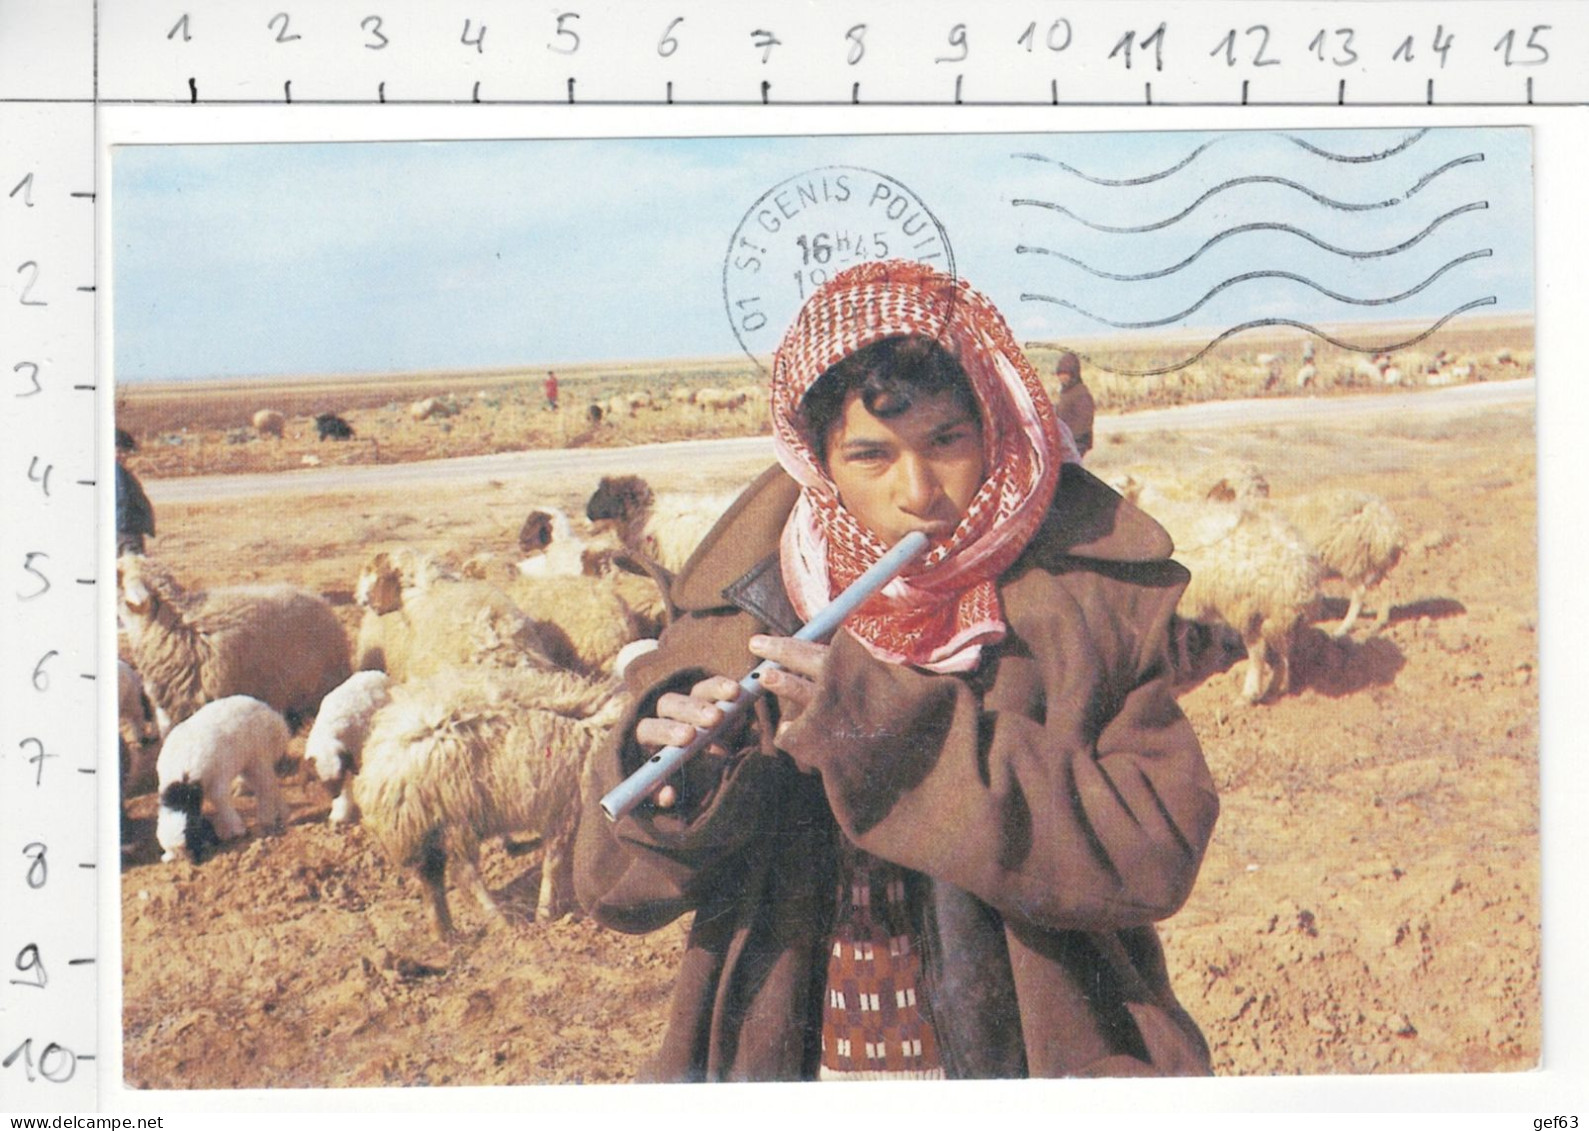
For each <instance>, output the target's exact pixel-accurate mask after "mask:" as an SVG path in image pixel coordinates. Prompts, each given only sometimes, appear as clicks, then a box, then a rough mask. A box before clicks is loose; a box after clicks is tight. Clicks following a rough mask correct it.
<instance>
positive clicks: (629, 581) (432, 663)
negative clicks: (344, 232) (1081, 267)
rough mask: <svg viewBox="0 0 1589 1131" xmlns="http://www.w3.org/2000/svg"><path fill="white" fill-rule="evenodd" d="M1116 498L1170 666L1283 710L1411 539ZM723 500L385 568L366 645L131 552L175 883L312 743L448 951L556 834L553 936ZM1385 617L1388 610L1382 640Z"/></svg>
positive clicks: (1317, 517) (1326, 518) (126, 620)
mask: <svg viewBox="0 0 1589 1131" xmlns="http://www.w3.org/2000/svg"><path fill="white" fill-rule="evenodd" d="M1112 485H1113V486H1114V487H1115V488H1116V489H1117V490H1118V491H1120V493H1121V494H1122V495H1124V496H1125V497H1127V498H1129V499H1131V500H1133V501H1134V502H1136V503H1138V504H1139V505H1140V506H1142V507H1143V508H1144V509H1145V510H1147V511H1148V513H1150V514H1152V515H1153V516H1154V517H1155V518H1156V519H1158V520H1159V521H1160V522H1161V523H1162V524H1163V525H1164V526H1165V527H1166V528H1167V529H1168V530H1169V531H1170V533H1171V535H1172V537H1173V538H1174V540H1175V543H1176V557H1177V559H1178V560H1180V561H1181V562H1182V563H1183V564H1185V565H1186V566H1187V567H1188V568H1189V569H1190V571H1191V574H1192V581H1191V584H1190V586H1189V587H1188V589H1187V590H1186V593H1185V595H1184V597H1183V599H1182V601H1181V604H1180V607H1179V610H1178V611H1179V617H1180V621H1179V627H1178V630H1177V639H1176V642H1177V653H1178V663H1184V664H1187V665H1188V666H1190V665H1191V664H1193V663H1195V660H1194V659H1192V658H1191V657H1193V654H1194V653H1195V651H1196V649H1195V647H1194V645H1193V642H1192V634H1193V633H1194V632H1196V631H1199V630H1198V629H1197V628H1196V626H1199V625H1204V626H1207V625H1217V626H1220V627H1221V629H1222V630H1228V631H1230V632H1231V633H1233V634H1235V635H1239V636H1240V638H1241V640H1242V643H1243V646H1244V647H1245V649H1246V652H1247V657H1248V659H1247V668H1246V671H1245V677H1244V681H1243V685H1242V689H1241V693H1240V700H1241V701H1242V702H1243V703H1248V704H1251V703H1257V702H1259V701H1261V700H1263V699H1265V698H1267V697H1268V696H1269V695H1270V694H1272V693H1273V692H1274V691H1275V690H1276V689H1280V690H1288V689H1289V688H1290V653H1291V649H1292V645H1293V643H1294V641H1295V639H1296V635H1297V631H1298V629H1299V627H1300V626H1302V625H1303V624H1305V623H1310V622H1311V621H1312V620H1314V619H1317V616H1318V612H1319V609H1320V602H1321V589H1320V586H1321V583H1322V581H1323V580H1324V579H1325V578H1327V577H1332V576H1333V577H1338V578H1341V579H1343V581H1344V582H1345V583H1346V585H1348V586H1349V587H1350V588H1351V591H1352V596H1351V601H1350V605H1349V608H1348V610H1347V613H1346V616H1345V619H1344V620H1343V622H1342V623H1341V624H1340V625H1339V626H1338V627H1337V628H1336V630H1335V631H1336V634H1337V635H1344V634H1346V633H1348V632H1350V631H1351V629H1352V627H1353V625H1354V624H1355V622H1356V620H1357V619H1358V616H1359V615H1360V612H1361V608H1362V603H1363V600H1364V596H1365V593H1366V592H1367V591H1368V590H1369V589H1370V588H1372V587H1373V586H1374V585H1376V584H1377V583H1378V582H1379V581H1380V580H1381V579H1382V578H1383V577H1384V576H1385V574H1386V573H1387V572H1388V571H1389V570H1390V569H1391V568H1392V567H1393V566H1394V565H1395V564H1396V562H1397V561H1398V559H1399V558H1400V556H1401V554H1402V552H1403V546H1404V542H1403V536H1402V533H1401V530H1400V528H1399V526H1398V524H1397V521H1396V518H1395V516H1394V515H1393V514H1392V513H1391V511H1390V509H1389V508H1388V507H1387V506H1386V505H1385V503H1384V502H1383V501H1382V500H1380V499H1378V498H1377V497H1374V496H1371V495H1367V494H1364V493H1361V492H1350V491H1341V492H1332V493H1327V494H1317V495H1313V496H1309V497H1306V498H1298V499H1275V498H1271V497H1270V494H1269V488H1268V484H1267V482H1266V481H1265V479H1264V477H1263V476H1262V475H1261V474H1260V473H1259V472H1258V471H1257V470H1256V469H1253V468H1240V469H1237V470H1236V471H1234V472H1231V473H1228V474H1225V475H1223V476H1221V477H1219V478H1218V479H1217V481H1213V482H1202V483H1189V482H1184V481H1181V480H1179V479H1177V478H1175V477H1173V476H1169V475H1166V474H1162V473H1159V472H1156V471H1153V470H1141V469H1137V470H1135V471H1132V472H1129V473H1120V474H1118V475H1116V476H1114V477H1113V479H1112ZM732 499H733V496H732V495H731V494H730V495H718V496H668V495H658V494H657V493H656V492H654V491H653V490H652V489H651V487H650V486H649V485H648V484H646V483H645V482H644V481H643V480H641V479H640V478H639V477H637V476H619V477H608V478H605V479H603V480H602V481H601V483H600V484H599V486H598V487H597V488H596V490H595V491H594V493H593V494H592V495H591V496H590V497H589V499H588V502H587V504H586V507H585V514H584V515H583V516H582V517H578V518H575V517H571V516H570V515H568V514H566V513H563V512H561V511H559V510H557V509H554V508H542V509H537V510H534V511H532V512H531V513H530V514H529V515H528V517H527V518H526V519H525V521H524V524H523V527H522V529H521V531H520V534H519V538H518V545H517V547H516V553H513V554H506V553H504V554H496V553H490V552H487V553H480V554H477V555H475V556H474V557H471V558H468V559H466V560H443V559H441V558H437V557H434V556H427V555H424V554H420V553H418V552H415V551H412V550H406V549H395V550H393V551H390V552H388V551H382V552H378V553H376V554H374V555H373V557H372V558H371V560H370V561H369V562H368V563H367V564H366V566H365V567H364V569H363V571H362V572H361V574H360V577H359V579H358V584H357V587H356V589H355V593H354V598H355V600H356V602H357V603H358V604H359V605H360V606H362V610H363V611H362V614H361V616H362V620H361V622H360V624H359V626H358V629H357V633H356V636H355V637H354V639H352V640H351V641H350V639H349V637H348V633H347V632H346V631H345V630H344V628H343V627H342V625H341V623H340V622H339V620H338V619H337V616H336V615H335V613H334V612H333V610H332V609H331V607H330V605H329V604H328V603H327V602H326V601H325V600H324V599H323V598H321V597H320V596H317V595H315V594H312V593H308V592H305V591H303V590H300V589H297V588H294V587H292V586H289V585H262V586H238V587H231V588H223V589H215V590H212V591H210V592H206V593H190V592H188V591H186V590H185V589H184V588H183V586H182V585H181V584H180V583H179V581H178V580H177V579H176V578H175V577H173V576H172V575H171V573H170V572H169V571H168V570H166V569H165V568H164V567H162V566H161V565H160V564H159V563H158V562H156V561H155V560H153V559H152V558H150V557H147V556H145V555H144V554H143V553H141V552H136V551H130V552H126V553H123V555H122V556H121V557H120V558H119V559H118V563H117V582H118V595H119V606H118V611H119V614H120V620H121V622H122V625H123V627H124V628H125V631H126V649H125V651H126V653H127V654H128V655H129V656H130V658H131V661H132V663H131V664H130V665H128V664H125V663H124V664H123V665H122V716H123V722H124V741H123V750H124V767H123V769H124V774H125V782H126V783H128V784H130V783H133V782H135V781H137V780H139V779H140V778H146V777H147V776H148V765H147V763H148V760H149V759H150V757H151V756H152V754H153V751H154V750H155V749H158V759H157V761H156V764H155V767H154V769H155V775H156V777H157V779H158V789H159V811H158V816H157V821H156V838H157V840H158V842H159V845H160V847H161V848H162V850H163V851H164V859H167V860H170V859H173V858H175V857H176V855H177V854H179V853H182V852H186V853H187V854H188V855H189V857H190V858H191V859H192V860H193V861H194V862H201V861H202V860H203V859H204V858H205V857H206V856H207V855H208V854H209V853H210V852H211V851H212V850H213V849H214V847H215V846H216V845H218V844H220V843H223V842H225V841H228V840H232V839H235V838H237V837H239V836H241V835H242V834H243V832H244V826H243V822H242V821H241V819H240V818H239V816H238V814H237V812H236V809H235V807H234V805H233V803H232V800H231V797H232V791H233V788H234V783H235V782H236V781H237V780H238V779H239V778H241V779H242V781H243V782H244V783H246V785H247V787H248V788H249V790H250V791H251V792H252V793H253V795H254V797H255V801H256V813H257V817H258V823H259V825H260V826H261V828H262V829H263V828H270V827H272V826H275V827H279V826H280V824H281V822H282V820H283V819H284V817H285V813H286V807H285V805H284V803H283V800H282V796H281V790H280V786H279V784H278V781H277V773H278V769H279V764H280V763H282V762H283V759H285V757H286V755H287V747H288V742H289V738H290V736H291V734H293V733H294V732H296V731H297V730H298V729H299V728H300V727H301V726H302V725H303V724H304V723H306V722H308V721H309V720H310V719H313V726H312V729H311V730H310V732H309V735H308V738H307V742H306V746H305V762H306V764H307V765H308V766H309V767H311V768H312V771H313V773H314V774H315V775H316V776H317V777H318V778H319V779H320V780H321V781H322V782H323V783H324V784H325V786H326V787H327V789H328V790H329V792H330V793H331V795H332V796H333V798H334V800H333V803H332V807H331V815H330V819H331V821H332V822H333V823H334V824H341V823H343V822H346V821H350V820H353V819H355V818H356V817H357V818H359V819H362V821H363V823H364V825H365V827H366V828H368V829H369V830H370V832H371V834H372V835H373V836H374V837H375V839H376V841H377V842H378V843H379V844H381V845H382V847H383V848H384V850H385V851H386V852H387V854H388V855H389V856H390V858H391V859H392V860H394V861H396V862H398V863H400V864H403V865H407V866H412V867H415V868H416V869H417V870H418V873H419V875H420V877H421V879H422V881H423V886H424V888H425V891H426V894H427V898H428V903H429V912H430V919H431V923H432V926H433V928H434V929H435V931H436V932H437V933H438V934H440V935H443V936H445V935H447V934H448V933H450V931H451V930H452V917H451V914H450V912H449V909H448V904H447V898H446V876H447V873H448V871H449V870H450V871H451V872H452V874H453V877H454V879H455V881H456V882H457V883H458V884H460V885H461V886H462V887H463V888H465V889H467V890H468V891H469V892H470V894H472V895H473V896H474V897H475V899H476V900H477V901H478V902H479V904H480V906H481V907H482V909H484V911H485V912H486V913H487V915H488V916H490V917H492V918H493V919H500V918H501V912H500V910H499V909H498V908H497V907H496V905H495V903H494V901H493V900H492V898H491V896H490V894H489V893H488V891H487V890H486V887H485V885H484V884H483V883H482V882H481V879H480V876H479V871H478V862H479V848H480V845H481V843H482V842H483V841H484V840H487V839H489V838H492V837H499V836H507V835H509V834H515V833H526V832H532V833H537V834H539V835H540V836H541V838H542V841H543V844H544V848H545V854H544V861H543V868H542V879H541V889H540V892H539V898H538V902H537V909H536V913H537V916H538V917H540V918H554V917H556V916H558V915H561V914H562V913H563V912H564V911H566V910H569V909H571V906H572V878H571V867H572V856H571V854H572V840H573V835H574V832H575V829H576V826H577V821H578V819H579V814H580V812H581V810H582V805H581V799H580V792H581V787H582V781H583V779H584V775H585V771H586V769H587V767H588V764H589V755H590V752H591V750H592V749H593V748H594V746H595V744H596V743H597V742H598V741H599V739H600V737H601V735H602V733H603V731H604V730H605V729H606V728H608V727H609V726H610V725H611V724H612V723H613V722H614V721H615V720H616V719H617V718H618V717H619V715H620V714H621V712H622V710H623V702H622V699H623V691H622V682H621V678H620V677H621V674H622V671H623V668H624V666H625V665H626V664H627V663H628V662H629V661H630V660H631V659H632V658H633V656H634V655H636V654H638V652H640V651H643V650H645V649H646V648H648V647H654V641H655V638H656V637H657V636H659V635H660V633H661V631H662V629H663V627H665V625H666V624H667V623H668V621H669V620H670V619H671V616H672V609H671V607H670V605H669V604H668V597H667V594H668V587H669V583H670V581H671V577H672V575H673V574H674V573H676V572H677V571H678V570H679V569H680V568H681V567H682V565H683V563H684V561H685V560H686V559H687V558H688V556H689V555H690V553H691V552H692V551H693V549H694V547H695V546H696V545H697V544H698V543H699V541H700V539H701V538H702V537H703V536H704V535H705V533H706V532H707V531H708V530H709V529H710V527H711V526H712V524H713V523H714V522H715V521H716V520H717V518H718V517H719V516H720V515H721V514H722V512H723V511H724V510H725V509H726V508H727V507H728V505H729V504H730V503H731V502H732ZM1388 614H1389V606H1388V604H1386V603H1385V602H1380V607H1379V610H1378V616H1377V618H1376V620H1375V622H1374V627H1373V630H1372V631H1378V630H1379V629H1380V628H1381V627H1383V626H1384V624H1385V623H1386V620H1387V618H1388ZM128 734H130V735H131V737H132V742H131V743H130V744H129V743H127V742H126V740H125V736H126V735H128ZM206 803H208V806H209V808H210V810H211V812H212V814H213V815H212V816H206V815H205V805H206Z"/></svg>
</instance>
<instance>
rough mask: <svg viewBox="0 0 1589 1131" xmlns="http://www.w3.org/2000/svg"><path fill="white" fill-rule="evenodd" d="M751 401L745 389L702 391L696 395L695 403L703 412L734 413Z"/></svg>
mask: <svg viewBox="0 0 1589 1131" xmlns="http://www.w3.org/2000/svg"><path fill="white" fill-rule="evenodd" d="M749 399H750V397H749V394H748V393H746V392H745V391H744V390H743V389H739V390H734V389H700V390H698V391H697V392H696V394H695V403H696V404H697V405H699V406H700V408H701V410H702V411H703V412H704V411H706V410H707V409H710V410H711V411H713V412H733V411H734V410H735V409H737V408H739V407H740V406H741V405H743V404H744V403H745V402H746V401H747V400H749Z"/></svg>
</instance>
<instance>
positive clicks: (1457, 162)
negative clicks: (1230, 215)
mask: <svg viewBox="0 0 1589 1131" xmlns="http://www.w3.org/2000/svg"><path fill="white" fill-rule="evenodd" d="M1483 160H1484V154H1482V153H1470V154H1468V155H1467V156H1466V157H1458V158H1455V159H1453V160H1451V161H1447V162H1446V163H1445V164H1444V165H1441V166H1440V167H1439V168H1437V169H1434V170H1432V171H1431V172H1429V173H1426V174H1424V176H1423V177H1421V178H1420V179H1419V180H1418V182H1417V183H1416V184H1414V185H1413V186H1412V187H1411V188H1410V189H1408V190H1407V191H1406V192H1404V193H1402V194H1401V195H1400V196H1393V197H1390V198H1388V199H1386V200H1373V201H1366V202H1356V201H1346V200H1336V199H1334V198H1333V197H1328V196H1325V195H1324V194H1323V193H1320V192H1315V191H1314V190H1313V189H1311V188H1309V187H1308V186H1307V185H1304V184H1301V183H1299V182H1297V181H1293V180H1291V179H1289V178H1287V177H1276V176H1271V175H1269V174H1256V175H1253V176H1249V177H1232V178H1231V179H1230V180H1228V181H1224V182H1222V183H1220V184H1217V185H1215V186H1214V187H1213V188H1211V189H1209V190H1208V191H1206V192H1204V193H1203V195H1202V196H1199V197H1198V198H1197V199H1196V200H1194V201H1192V203H1191V204H1188V205H1187V206H1186V207H1185V208H1183V209H1182V210H1181V211H1179V212H1177V213H1176V214H1175V215H1174V216H1171V217H1168V218H1167V219H1164V220H1158V221H1156V222H1154V223H1152V224H1140V225H1134V226H1130V227H1115V226H1112V225H1109V224H1099V223H1097V222H1096V221H1093V220H1089V219H1087V218H1086V217H1085V216H1082V215H1079V214H1078V213H1076V212H1073V211H1071V210H1070V209H1069V208H1066V207H1065V206H1064V205H1063V204H1060V203H1059V202H1057V201H1052V200H1034V199H1031V198H1028V197H1020V198H1017V199H1015V200H1012V201H1010V204H1011V205H1012V206H1014V207H1016V208H1022V207H1026V208H1046V209H1049V210H1051V211H1054V212H1059V213H1062V214H1063V215H1066V216H1069V217H1070V218H1071V219H1072V220H1075V221H1076V222H1077V223H1078V224H1082V225H1085V226H1086V227H1089V228H1091V229H1093V231H1096V232H1109V233H1112V234H1115V235H1131V234H1134V233H1138V232H1156V231H1159V230H1161V229H1163V228H1168V227H1169V226H1170V225H1171V224H1178V223H1180V222H1181V221H1182V220H1184V219H1186V218H1187V217H1188V216H1190V215H1191V214H1192V213H1193V212H1195V211H1197V209H1199V208H1200V207H1202V206H1203V204H1205V203H1206V202H1207V201H1209V200H1210V199H1212V198H1213V197H1215V196H1218V195H1219V194H1220V193H1222V192H1227V191H1229V190H1230V189H1233V188H1239V187H1241V186H1243V185H1280V186H1281V187H1283V188H1289V189H1294V190H1295V191H1297V192H1300V193H1302V194H1303V195H1305V196H1308V197H1311V198H1312V199H1313V200H1315V201H1317V202H1318V203H1319V204H1322V205H1325V206H1326V207H1328V208H1334V209H1336V210H1337V211H1340V212H1370V211H1374V210H1376V209H1381V208H1394V207H1395V206H1396V205H1398V204H1403V203H1405V202H1406V201H1407V200H1408V199H1410V198H1411V197H1412V196H1413V194H1415V193H1417V192H1418V191H1419V190H1421V189H1423V188H1424V187H1425V186H1426V185H1428V184H1429V182H1430V181H1432V180H1434V179H1435V178H1436V177H1438V176H1440V175H1441V174H1443V173H1447V172H1449V171H1450V170H1452V169H1455V168H1457V167H1458V166H1461V165H1468V164H1471V163H1473V162H1477V161H1483Z"/></svg>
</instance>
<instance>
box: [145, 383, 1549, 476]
mask: <svg viewBox="0 0 1589 1131" xmlns="http://www.w3.org/2000/svg"><path fill="white" fill-rule="evenodd" d="M1533 400H1534V379H1533V378H1532V377H1529V378H1524V379H1522V380H1517V381H1489V382H1482V383H1479V384H1474V385H1456V386H1453V387H1451V388H1449V389H1425V390H1421V391H1418V392H1407V393H1381V394H1374V395H1369V396H1351V397H1316V398H1314V397H1283V398H1274V399H1268V400H1241V401H1211V402H1208V403H1204V404H1195V405H1181V406H1178V407H1176V408H1165V409H1154V410H1151V411H1148V412H1134V413H1129V414H1126V415H1122V416H1100V417H1099V418H1098V421H1097V424H1096V427H1095V431H1096V432H1097V434H1098V436H1099V437H1100V438H1103V437H1107V436H1109V435H1110V434H1111V433H1133V432H1153V431H1158V430H1160V429H1174V430H1176V431H1185V430H1188V429H1196V428H1224V427H1230V426H1232V425H1258V424H1277V423H1287V422H1299V421H1307V422H1309V423H1322V422H1327V421H1332V420H1347V419H1351V418H1354V417H1364V416H1398V415H1405V414H1413V413H1417V414H1424V413H1437V412H1477V411H1480V410H1482V409H1486V408H1491V407H1498V406H1502V405H1520V404H1531V403H1533ZM772 458H773V456H772V441H771V440H770V439H769V438H767V437H765V436H746V437H740V438H736V439H731V440H683V441H679V442H677V443H670V444H639V445H636V446H634V447H629V448H550V449H537V450H534V451H523V452H504V453H500V454H497V455H488V456H463V457H460V458H457V459H447V460H424V461H421V462H417V463H395V464H367V465H356V466H350V467H320V468H304V469H302V470H295V471H283V472H272V473H270V474H262V475H206V476H192V477H188V478H182V479H163V480H161V479H156V480H150V481H148V482H146V483H145V484H144V490H145V491H146V492H147V493H148V495H149V498H150V501H151V502H153V503H155V504H162V503H197V502H213V501H217V500H221V499H236V498H245V497H248V496H251V495H280V494H287V493H301V494H313V493H327V492H341V491H376V490H378V491H390V490H392V489H400V488H402V487H404V486H418V485H423V486H426V487H434V486H436V485H437V484H439V483H448V482H455V483H470V482H483V481H485V480H488V479H498V480H503V481H510V480H511V481H531V482H534V483H536V484H537V485H539V486H540V487H541V488H542V489H543V490H553V489H557V485H558V484H560V483H564V482H576V481H577V482H578V483H590V482H592V481H594V480H595V479H597V478H599V477H601V476H603V475H612V474H634V475H657V474H659V473H669V474H673V475H676V474H677V473H678V471H679V469H680V468H681V467H689V468H691V469H692V470H694V471H698V472H703V473H708V474H710V473H714V472H715V473H726V472H728V471H730V470H734V471H741V472H743V473H744V474H746V475H748V474H750V473H751V472H753V471H754V470H756V469H759V468H761V467H764V466H765V465H767V464H768V463H771V462H772Z"/></svg>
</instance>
